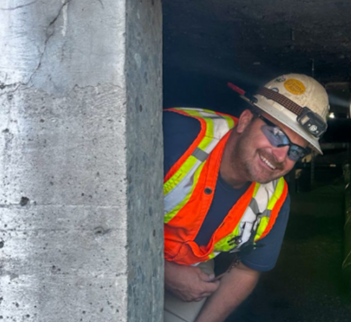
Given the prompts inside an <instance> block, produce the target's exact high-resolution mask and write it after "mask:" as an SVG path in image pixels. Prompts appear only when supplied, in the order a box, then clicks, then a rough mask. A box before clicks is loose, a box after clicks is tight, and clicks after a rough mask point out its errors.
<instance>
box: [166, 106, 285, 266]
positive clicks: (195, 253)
mask: <svg viewBox="0 0 351 322" xmlns="http://www.w3.org/2000/svg"><path fill="white" fill-rule="evenodd" d="M168 111H172V112H176V113H179V114H183V115H186V116H189V117H193V118H195V119H197V120H199V122H200V123H201V131H200V133H199V135H198V136H197V138H196V139H195V141H194V142H193V143H192V144H191V145H190V147H189V148H188V150H187V151H186V152H185V153H184V154H183V155H182V156H181V157H180V159H179V160H178V161H177V162H176V163H175V164H174V165H173V167H172V168H171V169H170V170H169V172H168V173H167V174H166V176H165V179H164V196H165V197H164V201H165V217H164V223H165V225H164V235H165V259H166V260H168V261H174V262H176V263H178V264H182V265H193V264H196V263H199V262H203V261H207V260H209V259H211V258H214V257H215V256H216V255H217V254H219V253H220V252H228V251H231V252H232V251H239V250H240V247H241V246H242V245H244V244H245V243H247V242H250V241H252V242H256V241H257V240H259V239H261V238H263V237H265V236H266V235H267V234H268V233H269V231H270V230H271V228H272V227H273V225H274V223H275V221H276V218H277V216H278V213H279V211H280V209H281V207H282V205H283V203H284V201H285V199H286V196H287V190H288V189H287V184H286V182H285V180H284V179H283V178H280V179H277V180H274V181H272V182H270V183H267V184H259V183H256V182H253V183H251V185H250V187H249V188H248V189H247V191H246V192H245V193H244V194H243V195H242V196H241V197H240V199H239V200H238V201H237V202H236V204H235V205H234V206H233V207H232V209H231V210H230V211H229V213H228V214H227V215H226V217H225V219H224V220H223V222H222V223H221V224H220V226H219V227H218V228H217V229H216V231H215V232H214V233H213V235H212V237H211V239H210V241H209V243H208V244H207V245H198V244H196V243H195V241H194V240H195V237H196V236H197V234H198V232H199V229H200V228H201V226H202V223H203V221H204V219H205V217H206V215H207V213H208V210H209V209H210V206H211V203H212V199H213V195H214V191H215V188H216V183H217V178H218V174H219V168H220V164H221V159H222V154H223V151H224V147H225V144H226V142H227V140H228V138H229V135H230V133H231V129H232V128H233V127H234V125H235V122H236V120H237V119H236V118H234V117H232V116H230V115H226V114H222V113H217V112H213V111H210V110H205V109H193V108H191V109H190V108H173V109H168Z"/></svg>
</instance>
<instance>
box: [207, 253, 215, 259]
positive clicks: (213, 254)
mask: <svg viewBox="0 0 351 322" xmlns="http://www.w3.org/2000/svg"><path fill="white" fill-rule="evenodd" d="M215 257H216V254H215V253H211V254H210V255H208V259H212V258H215Z"/></svg>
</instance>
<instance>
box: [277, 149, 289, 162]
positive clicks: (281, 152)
mask: <svg viewBox="0 0 351 322" xmlns="http://www.w3.org/2000/svg"><path fill="white" fill-rule="evenodd" d="M289 148H290V147H289V146H288V145H286V146H282V147H280V148H274V149H273V155H274V156H275V158H276V160H277V162H279V163H280V162H283V161H285V159H286V157H287V156H288V151H289Z"/></svg>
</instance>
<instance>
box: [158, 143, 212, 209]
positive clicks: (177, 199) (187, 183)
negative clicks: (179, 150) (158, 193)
mask: <svg viewBox="0 0 351 322" xmlns="http://www.w3.org/2000/svg"><path fill="white" fill-rule="evenodd" d="M217 143H218V140H212V141H211V142H210V144H209V145H208V146H207V147H206V152H207V151H210V152H211V151H212V150H213V149H214V148H215V146H216V145H217ZM201 163H202V162H201V161H200V160H198V161H196V163H195V164H194V166H193V167H192V168H191V169H190V171H189V172H188V173H187V174H186V175H185V177H184V178H183V180H181V181H180V182H179V183H178V184H177V185H176V186H175V187H174V189H172V190H171V191H170V192H169V193H168V194H166V195H165V198H164V204H165V214H167V213H168V212H170V211H171V210H172V209H173V208H174V207H176V206H177V205H178V204H180V203H181V202H182V201H183V200H184V198H185V197H186V196H187V195H188V193H189V192H190V189H191V187H192V184H193V182H194V173H195V172H196V170H197V168H198V167H199V166H200V165H201Z"/></svg>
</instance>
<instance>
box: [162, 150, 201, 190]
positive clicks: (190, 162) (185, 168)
mask: <svg viewBox="0 0 351 322" xmlns="http://www.w3.org/2000/svg"><path fill="white" fill-rule="evenodd" d="M197 161H198V159H196V158H195V157H194V156H192V155H190V156H189V157H188V158H187V159H186V160H185V162H184V163H183V164H182V166H181V167H180V169H179V170H178V171H177V172H176V173H175V174H174V175H173V176H172V177H170V178H169V179H168V180H167V182H165V183H164V184H163V194H164V195H167V194H168V193H169V192H170V191H171V190H172V189H174V188H175V186H176V185H177V184H178V183H179V182H180V181H181V180H182V179H183V178H184V177H185V176H186V175H187V173H188V172H189V171H190V170H191V168H192V167H193V166H194V165H195V163H196V162H197Z"/></svg>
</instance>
